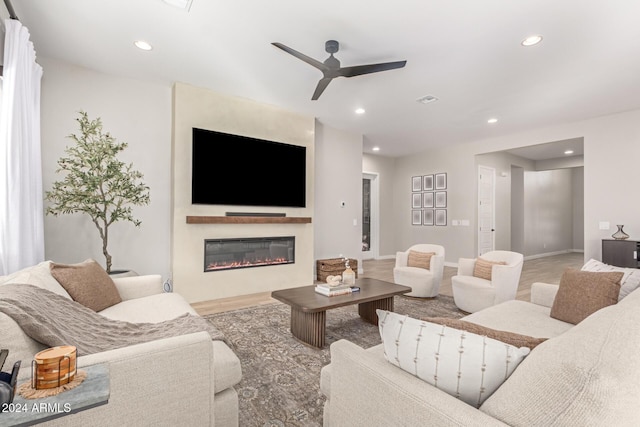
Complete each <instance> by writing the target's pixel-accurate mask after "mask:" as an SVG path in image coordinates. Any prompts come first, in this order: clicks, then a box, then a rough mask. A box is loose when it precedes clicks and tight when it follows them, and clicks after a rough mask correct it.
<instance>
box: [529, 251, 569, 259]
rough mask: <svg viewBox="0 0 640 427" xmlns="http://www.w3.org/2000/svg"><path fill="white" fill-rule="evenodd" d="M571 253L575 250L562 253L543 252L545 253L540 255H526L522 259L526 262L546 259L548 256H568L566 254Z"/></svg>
mask: <svg viewBox="0 0 640 427" xmlns="http://www.w3.org/2000/svg"><path fill="white" fill-rule="evenodd" d="M571 252H575V250H573V249H565V250H563V251H555V252H545V253H542V254H535V255H527V256H526V257H524V260H525V261H528V260H532V259H538V258H546V257H548V256H556V255H562V254H568V253H571Z"/></svg>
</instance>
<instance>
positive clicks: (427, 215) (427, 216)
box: [422, 209, 433, 225]
mask: <svg viewBox="0 0 640 427" xmlns="http://www.w3.org/2000/svg"><path fill="white" fill-rule="evenodd" d="M423 216H424V220H423V221H422V224H423V225H433V209H425V210H424V211H423Z"/></svg>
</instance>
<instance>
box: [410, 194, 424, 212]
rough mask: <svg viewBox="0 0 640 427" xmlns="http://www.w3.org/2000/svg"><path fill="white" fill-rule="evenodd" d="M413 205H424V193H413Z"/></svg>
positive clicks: (413, 206)
mask: <svg viewBox="0 0 640 427" xmlns="http://www.w3.org/2000/svg"><path fill="white" fill-rule="evenodd" d="M411 207H412V208H414V209H420V208H421V207H422V193H413V194H411Z"/></svg>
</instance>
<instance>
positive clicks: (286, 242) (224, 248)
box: [204, 236, 296, 272]
mask: <svg viewBox="0 0 640 427" xmlns="http://www.w3.org/2000/svg"><path fill="white" fill-rule="evenodd" d="M295 242H296V240H295V237H294V236H286V237H250V238H239V239H205V241H204V271H205V272H209V271H222V270H231V269H238V268H249V267H265V266H270V265H282V264H293V263H295V252H296V251H295V246H296V245H295Z"/></svg>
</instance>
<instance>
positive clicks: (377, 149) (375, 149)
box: [372, 147, 380, 151]
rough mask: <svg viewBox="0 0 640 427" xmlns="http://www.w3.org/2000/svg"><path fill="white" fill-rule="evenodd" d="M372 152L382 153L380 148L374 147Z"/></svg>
mask: <svg viewBox="0 0 640 427" xmlns="http://www.w3.org/2000/svg"><path fill="white" fill-rule="evenodd" d="M372 150H373V151H380V147H373V148H372Z"/></svg>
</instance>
